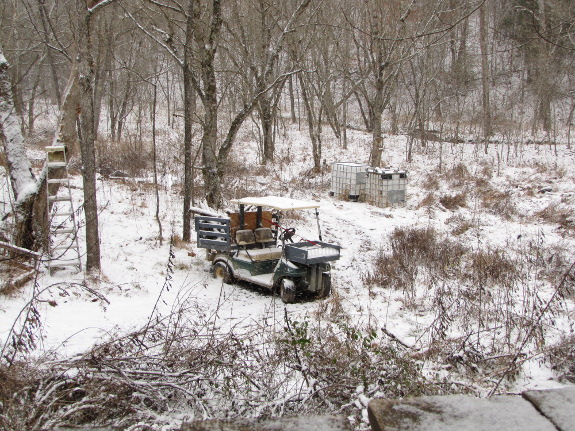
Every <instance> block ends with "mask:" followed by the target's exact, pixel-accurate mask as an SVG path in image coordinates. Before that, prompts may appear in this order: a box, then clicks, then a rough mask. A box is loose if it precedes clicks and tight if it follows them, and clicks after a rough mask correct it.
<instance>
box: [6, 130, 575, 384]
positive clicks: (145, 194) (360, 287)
mask: <svg viewBox="0 0 575 431" xmlns="http://www.w3.org/2000/svg"><path fill="white" fill-rule="evenodd" d="M349 134H350V142H349V149H348V150H344V149H343V148H342V147H341V145H340V144H337V143H336V142H335V140H334V139H326V140H325V142H324V143H323V145H324V148H323V151H324V154H323V158H324V159H325V160H326V163H327V164H328V165H329V164H331V163H333V162H336V161H354V162H365V161H366V158H367V155H368V154H369V151H368V145H369V142H370V137H369V135H367V134H365V133H361V132H351V131H350V132H349ZM406 139H407V138H406V137H403V136H400V137H387V138H386V139H385V143H384V146H385V147H384V161H383V163H382V165H390V166H395V167H399V168H405V169H408V171H409V183H408V204H407V205H406V206H405V207H397V208H378V207H375V206H372V205H369V204H367V203H355V202H346V201H342V200H338V199H337V198H335V197H330V196H329V195H328V191H329V179H330V175H329V173H326V174H324V175H323V176H314V175H313V174H308V172H309V170H310V168H311V164H310V163H311V162H310V161H311V160H312V159H311V154H310V152H311V150H310V149H309V148H308V144H307V142H308V139H307V137H306V136H305V134H304V133H303V132H300V131H297V130H295V129H290V130H289V132H288V133H287V134H286V135H285V136H283V137H282V138H281V139H280V142H279V143H278V144H277V154H276V162H275V163H274V164H273V165H272V166H271V167H268V168H266V172H267V176H262V175H258V174H256V172H255V168H256V167H257V163H258V160H257V150H256V147H255V144H253V143H251V142H246V140H245V139H243V140H242V139H241V138H240V139H239V142H238V144H237V145H236V148H235V152H234V155H233V157H232V159H233V160H235V162H234V163H235V164H236V165H240V166H241V165H244V166H248V167H249V166H251V167H253V168H254V174H253V176H252V175H244V176H243V177H242V178H238V179H237V180H235V181H236V182H235V183H234V184H236V186H237V189H238V190H240V189H248V190H249V191H250V195H270V194H272V195H273V194H276V195H280V196H289V197H292V198H296V199H306V200H308V199H312V200H315V201H317V202H319V203H320V204H321V208H320V219H321V221H322V233H323V240H324V241H327V242H334V243H337V244H340V245H341V246H342V252H341V259H340V260H339V261H338V262H336V263H335V264H334V267H333V274H332V278H333V283H334V288H335V289H336V291H337V295H338V296H339V299H340V301H341V304H342V306H343V307H344V309H345V311H346V312H347V313H348V315H349V316H350V317H351V318H352V319H353V320H354V321H355V322H356V323H358V324H362V325H365V326H369V327H376V328H382V327H385V328H386V329H387V330H388V331H390V332H391V333H393V334H395V335H396V336H397V337H398V338H399V339H400V340H402V341H403V342H405V343H407V344H409V345H413V346H416V347H420V346H421V345H422V343H424V342H425V340H426V338H425V337H426V335H425V328H427V327H428V326H429V325H430V323H431V321H432V320H433V317H434V316H433V314H430V313H426V312H423V311H421V310H417V309H415V310H414V309H411V308H409V307H406V306H405V298H404V296H403V294H402V292H397V291H392V290H390V289H385V288H382V287H374V288H370V289H368V288H367V287H366V286H365V285H364V283H363V282H362V276H364V275H365V274H367V273H368V272H369V271H371V270H372V263H373V259H374V258H375V256H376V255H377V254H378V252H379V250H384V251H389V247H388V244H387V238H388V236H389V235H390V234H391V233H392V232H393V230H394V229H396V228H398V227H404V228H405V227H416V226H418V227H427V226H432V227H434V228H435V229H438V230H440V231H442V232H450V231H452V229H453V223H454V220H455V219H454V216H456V218H457V217H459V218H460V219H462V220H467V221H468V222H469V223H470V225H471V226H472V228H471V229H469V230H468V231H467V232H465V233H463V234H462V236H461V238H464V242H466V244H467V245H469V246H471V247H475V246H477V247H479V245H480V244H481V245H483V246H485V244H493V245H498V246H505V245H506V244H507V245H517V244H518V242H519V241H524V242H525V243H527V242H528V241H539V242H545V244H547V245H549V246H554V247H558V248H565V249H566V250H569V253H570V255H571V256H573V251H574V250H575V240H574V239H573V236H572V232H573V230H571V231H570V232H569V231H565V230H562V229H561V228H560V226H559V225H558V224H557V223H550V222H546V221H543V220H541V219H539V218H537V217H536V214H537V213H538V212H540V211H542V210H545V209H546V208H550V207H551V208H556V209H560V208H567V209H568V210H570V211H572V210H573V207H574V206H575V198H574V195H575V184H574V179H575V163H574V162H575V153H574V152H573V150H569V149H567V148H566V147H565V146H559V147H558V148H557V149H556V148H555V147H551V146H542V145H525V146H523V145H520V146H518V147H517V146H515V147H514V146H511V147H508V146H507V145H495V144H492V145H491V146H490V148H489V152H488V154H487V155H485V154H483V147H482V146H477V145H475V144H473V143H467V144H457V145H453V144H450V143H444V144H443V148H442V150H441V163H442V171H443V173H445V172H449V169H450V168H451V167H453V166H456V165H458V164H463V165H465V166H466V167H467V169H468V171H469V172H470V174H471V175H476V174H478V173H479V172H480V171H481V170H485V169H486V168H488V169H490V170H491V171H492V177H491V180H490V184H491V186H492V187H495V188H496V190H497V191H500V192H504V193H506V194H507V196H508V199H509V200H512V203H513V205H514V206H515V208H516V213H515V215H514V216H512V217H510V218H506V217H502V216H501V214H498V213H497V210H496V211H492V212H489V211H486V210H484V209H481V208H479V205H478V202H471V201H470V202H468V205H467V207H465V208H460V209H458V210H449V209H446V208H444V207H443V206H442V205H439V204H434V205H431V206H421V207H420V203H421V202H422V200H423V199H424V198H425V197H426V196H427V195H428V194H429V193H432V192H433V193H436V194H437V195H438V196H439V195H441V194H442V193H443V194H450V189H451V186H450V184H449V182H446V181H442V182H440V183H439V186H438V187H439V189H438V190H437V189H436V190H434V189H432V190H431V191H430V190H428V189H426V187H427V183H428V182H429V181H430V178H433V177H434V176H437V177H441V175H444V174H440V173H439V172H438V167H439V163H440V161H439V154H440V151H439V144H438V143H429V144H428V147H426V148H423V149H421V148H419V149H417V150H416V151H415V153H414V160H413V161H412V162H411V163H406V162H405V151H406ZM73 184H74V186H75V188H74V189H73V194H74V198H75V200H76V205H77V206H79V205H80V204H81V201H82V193H81V179H80V177H74V178H73ZM240 186H241V187H240ZM546 187H547V188H549V189H548V191H546V192H545V193H540V191H541V190H542V189H544V188H546ZM98 192H99V195H98V204H99V207H100V215H99V216H100V220H99V222H100V235H101V241H102V244H101V250H102V268H103V271H102V274H101V276H100V277H99V278H98V279H97V280H95V279H93V278H89V279H88V280H87V281H85V280H84V278H83V275H82V274H73V273H71V272H68V271H59V272H56V273H55V274H54V275H53V276H50V275H49V273H48V271H44V272H42V273H41V274H40V275H39V277H38V280H37V283H38V286H37V288H36V289H37V290H42V289H45V288H47V290H46V291H45V292H44V293H43V294H42V296H41V297H42V298H43V299H44V300H45V301H44V302H42V303H41V308H40V310H39V311H40V314H41V316H42V317H41V319H42V324H43V326H42V331H43V334H42V335H43V338H42V343H41V345H40V347H39V348H38V350H37V352H35V354H37V355H42V354H46V355H56V356H58V357H62V356H63V357H66V356H72V355H75V354H78V353H81V352H83V351H85V350H86V349H88V348H90V347H91V346H92V345H93V344H95V343H98V342H99V341H103V340H106V339H108V338H109V337H114V336H117V335H118V334H123V333H126V332H128V331H131V330H135V329H138V328H141V327H143V326H144V325H145V324H146V322H147V321H148V319H149V318H150V315H151V313H152V311H153V310H154V308H155V307H157V311H158V312H159V313H160V314H161V315H167V314H168V313H169V312H170V311H171V310H174V309H177V308H178V307H180V306H185V307H186V308H187V309H188V310H189V312H190V313H197V314H198V315H205V316H210V315H214V314H217V316H218V317H219V320H218V321H219V323H220V325H221V326H222V330H225V328H226V327H232V326H234V327H236V328H240V329H241V328H242V327H243V326H245V327H248V326H250V325H269V326H274V325H277V326H281V320H282V316H283V313H284V310H285V309H287V310H288V312H289V313H290V314H291V315H293V316H294V318H298V319H303V318H305V316H312V315H314V314H315V313H318V312H319V311H318V310H320V308H321V306H322V302H323V301H304V302H299V303H296V304H289V305H284V304H283V303H281V301H280V300H279V299H278V298H276V297H274V296H272V295H270V294H269V293H267V292H265V291H264V290H262V289H256V288H247V287H245V286H237V285H227V284H222V283H221V282H218V281H217V280H214V279H213V278H212V276H211V274H210V273H209V264H208V262H206V261H205V260H204V259H203V257H204V253H203V250H200V249H197V248H195V243H192V244H191V245H189V246H183V247H181V246H176V247H174V248H173V252H174V258H173V259H172V260H171V263H170V265H172V266H173V270H174V271H173V274H172V277H171V280H168V279H167V269H168V262H169V249H170V244H169V239H168V238H169V236H170V235H172V234H176V235H181V220H180V218H181V216H180V214H181V206H182V203H181V195H180V193H179V189H178V187H177V186H169V187H167V188H166V189H165V190H163V191H162V193H161V203H160V208H161V214H162V224H163V229H164V233H165V238H164V242H163V244H160V243H159V241H158V239H157V236H158V226H157V223H156V221H155V218H154V216H155V205H156V203H155V196H154V193H152V188H151V187H149V186H145V185H143V184H138V183H137V182H136V181H135V180H131V179H125V180H123V179H104V178H101V179H99V181H98ZM241 197H243V196H232V198H241ZM230 208H231V207H230ZM302 214H305V211H302ZM292 223H293V226H290V227H295V228H296V229H297V235H299V236H301V237H303V238H311V239H313V238H317V233H316V232H315V219H314V218H313V217H312V215H311V213H310V214H309V217H307V218H305V219H304V218H303V217H297V218H296V219H294V220H293V221H292ZM80 235H81V238H80V245H81V248H83V247H84V237H83V235H84V233H83V231H81V232H80ZM192 250H193V251H195V252H196V253H197V256H195V257H190V256H189V255H188V252H189V251H192ZM76 283H77V284H76ZM83 283H87V285H88V286H89V287H91V288H93V289H95V290H97V291H98V292H99V293H100V294H102V295H103V296H104V297H105V301H103V300H99V299H97V298H95V297H94V296H93V295H91V294H90V293H89V292H87V291H86V289H84V288H83V287H82V284H83ZM50 286H53V287H52V288H49V287H50ZM58 286H60V287H62V288H64V287H65V289H63V290H62V289H58ZM32 294H33V287H32V285H29V286H27V287H26V288H24V289H22V290H21V291H18V292H15V293H11V294H10V295H8V296H2V297H1V299H0V343H2V344H4V343H5V341H6V337H7V336H8V334H9V330H10V328H11V327H12V325H13V323H14V322H15V321H16V319H17V316H18V313H19V312H20V311H21V310H22V309H23V307H24V306H25V304H26V303H27V302H28V301H29V300H30V298H31V296H32ZM566 307H567V309H568V311H567V312H566V313H565V315H566V316H570V317H567V318H564V325H565V326H566V327H565V328H563V330H564V331H563V332H564V333H569V330H571V331H573V309H574V308H573V303H572V298H571V300H569V301H568V302H567V305H566ZM569 326H570V329H569V328H568V327H569ZM552 377H553V373H552V372H551V371H550V370H549V367H548V366H546V365H545V364H542V363H541V362H540V361H537V360H535V361H532V362H527V363H526V365H525V368H524V374H523V375H522V376H521V377H520V378H519V379H518V380H517V383H516V387H515V388H513V390H517V391H518V390H523V389H527V388H531V389H533V388H543V387H553V386H557V385H559V383H557V382H556V381H554V380H549V379H550V378H552Z"/></svg>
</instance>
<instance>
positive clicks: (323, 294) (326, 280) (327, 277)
mask: <svg viewBox="0 0 575 431" xmlns="http://www.w3.org/2000/svg"><path fill="white" fill-rule="evenodd" d="M330 293H331V274H330V273H329V272H324V273H323V274H322V275H321V287H320V289H319V291H318V293H317V297H318V298H327V297H328V296H329V294H330Z"/></svg>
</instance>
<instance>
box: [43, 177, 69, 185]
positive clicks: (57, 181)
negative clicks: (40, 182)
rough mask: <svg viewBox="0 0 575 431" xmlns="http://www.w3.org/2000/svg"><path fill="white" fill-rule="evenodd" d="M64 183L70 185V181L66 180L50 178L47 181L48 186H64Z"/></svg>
mask: <svg viewBox="0 0 575 431" xmlns="http://www.w3.org/2000/svg"><path fill="white" fill-rule="evenodd" d="M66 183H68V184H69V183H70V179H68V178H52V179H51V180H48V184H66Z"/></svg>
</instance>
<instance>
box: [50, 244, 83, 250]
mask: <svg viewBox="0 0 575 431" xmlns="http://www.w3.org/2000/svg"><path fill="white" fill-rule="evenodd" d="M59 250H76V251H78V247H76V246H75V245H73V244H70V245H59V246H57V247H52V251H59Z"/></svg>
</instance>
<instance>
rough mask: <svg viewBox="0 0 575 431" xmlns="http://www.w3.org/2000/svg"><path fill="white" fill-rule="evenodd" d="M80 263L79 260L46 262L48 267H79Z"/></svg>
mask: <svg viewBox="0 0 575 431" xmlns="http://www.w3.org/2000/svg"><path fill="white" fill-rule="evenodd" d="M81 264H82V263H81V262H80V260H79V259H74V260H51V261H49V262H48V267H50V268H54V267H66V266H80V265H81Z"/></svg>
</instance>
